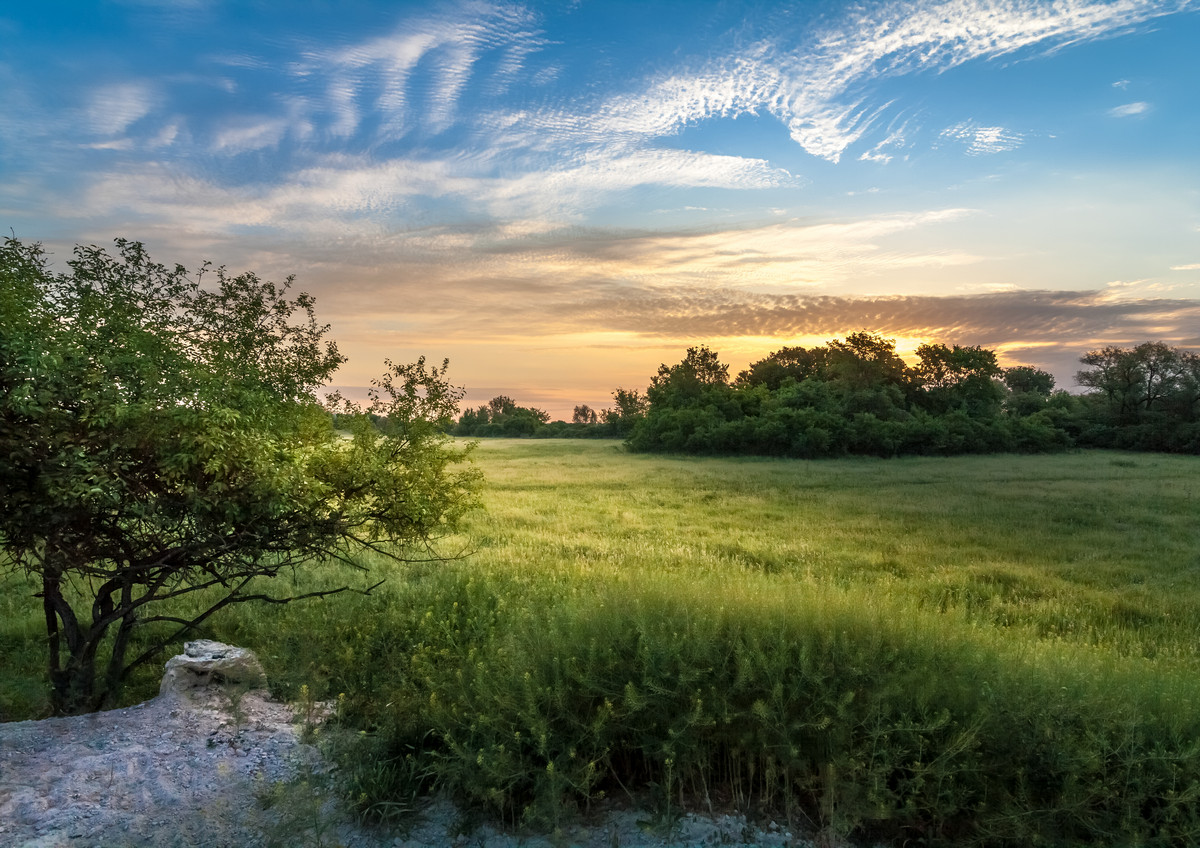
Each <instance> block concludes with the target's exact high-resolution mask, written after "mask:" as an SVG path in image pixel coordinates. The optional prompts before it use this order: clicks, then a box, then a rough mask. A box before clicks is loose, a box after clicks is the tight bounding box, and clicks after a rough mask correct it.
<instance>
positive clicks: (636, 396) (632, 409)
mask: <svg viewBox="0 0 1200 848" xmlns="http://www.w3.org/2000/svg"><path fill="white" fill-rule="evenodd" d="M612 396H613V402H614V403H615V404H616V406H615V407H614V408H612V409H606V410H604V411H603V412H602V413H600V414H601V417H602V418H603V419H604V423H605V424H606V425H608V427H609V428H610V429H611V430H612V432H613V433H615V434H616V435H618V436H628V435H629V434H630V432H631V431H632V430H633V428H634V425H636V424H637V422H638V421H641V420H642V418H644V417H645V416H646V410H647V409H649V408H650V401H649V400H648V399H647V398H646V396H645V395H643V394H642V393H641V392H639V391H638V390H637V389H620V388H618V389H614V390H613V393H612Z"/></svg>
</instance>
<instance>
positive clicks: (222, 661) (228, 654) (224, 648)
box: [158, 639, 267, 695]
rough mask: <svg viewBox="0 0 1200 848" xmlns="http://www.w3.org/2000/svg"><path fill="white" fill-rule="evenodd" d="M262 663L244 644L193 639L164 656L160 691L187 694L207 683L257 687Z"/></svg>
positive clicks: (261, 678) (263, 681)
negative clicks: (167, 657)
mask: <svg viewBox="0 0 1200 848" xmlns="http://www.w3.org/2000/svg"><path fill="white" fill-rule="evenodd" d="M266 682H267V678H266V675H265V674H264V673H263V667H262V664H261V663H260V662H259V661H258V657H257V656H255V654H254V652H253V651H251V650H248V649H246V648H238V647H235V646H233V645H226V644H224V643H222V642H213V641H211V640H209V639H197V640H196V641H194V642H188V643H187V644H186V645H184V652H183V653H182V654H179V655H178V656H174V657H171V659H169V660H167V668H166V672H165V673H164V674H163V679H162V683H161V684H160V685H159V689H158V691H159V694H160V695H190V694H194V693H195V692H196V691H197V690H201V689H208V688H210V687H236V688H241V689H258V688H262V687H263V686H265V685H266Z"/></svg>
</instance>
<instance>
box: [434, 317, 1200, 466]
mask: <svg viewBox="0 0 1200 848" xmlns="http://www.w3.org/2000/svg"><path fill="white" fill-rule="evenodd" d="M916 359H917V361H916V363H915V364H912V365H910V364H908V363H907V362H905V361H904V359H902V358H901V357H900V356H899V355H898V354H897V353H896V346H895V341H894V340H892V339H886V338H883V337H882V336H880V335H878V334H874V333H868V332H858V333H851V334H850V335H848V336H847V337H846V338H844V339H836V340H833V341H830V342H828V343H827V344H825V345H822V346H818V347H812V348H804V347H784V348H782V349H780V350H778V351H775V352H773V353H771V354H770V355H768V356H766V357H764V358H763V359H760V360H758V361H756V362H753V363H751V364H750V366H749V367H748V368H747V369H746V370H744V371H742V372H740V373H739V374H737V375H736V377H733V378H731V377H730V375H729V366H728V365H726V364H725V363H723V362H721V361H720V358H719V355H718V354H717V353H716V352H714V351H712V350H710V349H709V348H707V347H704V346H699V347H692V348H688V350H687V354H686V356H685V357H684V359H683V360H682V361H681V362H679V363H677V364H675V365H666V364H663V365H660V366H659V369H658V372H657V373H656V374H655V375H654V376H653V377H652V378H651V381H650V386H649V387H648V388H647V389H646V390H645V391H644V393H643V392H640V391H636V390H627V389H617V390H616V391H614V393H613V397H614V401H615V403H614V406H613V407H612V408H608V409H603V410H600V411H595V410H592V409H591V408H589V407H588V406H577V407H576V408H575V410H574V415H573V420H572V421H571V422H565V421H555V422H550V421H549V415H547V414H546V413H545V412H544V411H542V410H537V409H527V408H524V407H520V406H517V405H516V403H515V402H514V401H512V399H511V398H507V397H499V398H495V399H493V400H492V401H491V403H489V404H487V405H486V406H481V407H478V408H477V409H473V410H468V411H467V412H465V413H463V415H462V416H461V417H460V418H459V420H458V422H457V424H456V425H455V428H454V433H455V434H456V435H462V436H533V437H584V438H586V437H616V438H623V439H625V441H626V444H627V445H628V447H629V448H630V449H632V450H635V451H647V452H676V453H693V454H756V455H766V456H792V457H808V458H815V457H828V456H843V455H871V456H900V455H913V454H926V455H949V454H960V453H989V452H1011V451H1016V452H1039V451H1052V450H1062V449H1066V448H1071V447H1104V448H1124V449H1131V450H1153V451H1169V452H1182V453H1200V355H1198V354H1196V353H1194V352H1191V351H1188V350H1184V349H1181V348H1175V347H1171V346H1169V345H1167V344H1165V343H1163V342H1145V343H1143V344H1139V345H1136V346H1134V347H1118V346H1109V347H1105V348H1102V349H1100V350H1094V351H1090V352H1088V353H1087V354H1085V355H1084V356H1083V357H1081V359H1080V363H1081V364H1082V365H1083V366H1084V367H1083V368H1082V370H1080V371H1079V373H1078V374H1077V375H1076V381H1077V382H1078V384H1079V385H1080V386H1082V387H1084V389H1085V392H1084V393H1082V394H1071V393H1069V392H1067V391H1064V390H1062V389H1057V388H1056V387H1055V380H1054V377H1053V375H1051V374H1049V373H1048V372H1046V371H1043V370H1041V369H1038V368H1035V367H1033V366H1029V365H1017V366H1013V367H1008V368H1005V367H1002V366H1001V365H1000V364H999V362H998V359H997V356H996V353H995V351H992V350H989V349H987V348H984V347H978V346H960V345H946V344H940V343H929V344H923V345H921V346H920V347H918V348H917V350H916Z"/></svg>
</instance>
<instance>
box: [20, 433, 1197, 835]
mask: <svg viewBox="0 0 1200 848" xmlns="http://www.w3.org/2000/svg"><path fill="white" fill-rule="evenodd" d="M477 456H478V463H479V465H480V467H481V469H482V470H483V471H484V473H485V476H486V478H487V479H488V481H489V487H488V489H487V490H486V492H485V496H484V497H485V501H486V507H487V509H486V511H484V512H480V513H477V514H475V516H474V517H473V518H472V519H471V523H470V525H469V526H468V527H467V528H466V530H465V532H464V534H463V536H462V537H461V538H460V539H458V540H457V541H460V542H461V543H462V545H464V546H469V547H470V549H471V550H472V553H471V554H470V556H468V557H466V558H465V559H463V560H460V561H457V562H453V563H450V564H447V565H441V566H432V565H425V566H421V565H401V564H389V563H385V562H382V561H381V562H376V563H370V564H371V565H373V566H374V570H375V571H379V570H381V569H382V570H391V571H392V572H393V573H394V576H395V577H397V578H400V579H394V580H390V581H389V582H388V583H387V584H386V586H384V587H381V588H380V589H378V590H376V591H375V592H374V593H372V594H371V595H369V596H361V595H351V596H338V597H329V598H326V599H324V600H319V601H312V602H309V603H307V604H306V605H304V606H301V607H297V606H295V605H292V606H289V607H284V608H276V607H271V608H263V609H253V610H252V609H249V608H245V609H227V610H223V611H221V612H220V613H219V614H218V615H217V616H214V618H213V619H211V620H210V622H209V626H210V629H211V635H213V636H215V637H217V638H221V639H224V640H227V641H232V642H236V643H239V644H245V645H249V646H252V647H254V648H256V649H257V650H259V651H260V652H261V654H262V655H263V658H264V660H265V662H266V663H267V665H268V671H269V673H270V674H271V677H272V679H273V681H274V685H275V686H276V687H277V689H278V690H279V692H280V694H283V695H287V696H290V697H298V696H299V694H300V692H301V688H300V687H301V686H308V687H309V690H308V691H311V692H314V693H316V694H318V695H320V696H322V697H329V698H337V697H338V696H339V695H340V696H341V697H340V721H341V723H342V725H343V726H344V727H345V728H346V729H348V730H352V731H355V733H354V734H352V735H351V737H350V738H351V739H352V740H354V741H353V743H352V744H353V746H354V747H353V748H352V749H349V748H343V749H342V750H343V751H344V752H346V751H349V753H346V754H345V763H346V768H345V770H344V774H345V776H346V777H347V780H348V782H349V784H350V789H349V792H350V794H351V796H352V798H353V799H354V801H355V802H356V803H357V804H358V806H359V808H360V809H361V810H363V811H364V812H365V813H367V814H373V815H378V816H386V815H388V813H389V811H404V810H407V809H411V808H412V807H414V806H415V803H414V799H415V798H416V797H417V796H418V795H419V794H420V793H421V792H424V791H428V790H430V789H433V788H441V789H443V790H446V791H448V792H451V793H453V794H454V795H455V796H456V797H458V798H459V799H460V800H462V801H464V802H467V803H469V804H473V805H476V806H478V807H481V808H483V809H487V810H490V811H492V813H493V814H495V815H497V816H500V817H502V818H504V819H505V820H506V821H509V822H511V823H515V824H518V825H521V824H524V825H530V826H536V827H543V828H545V827H552V826H553V825H554V824H555V823H556V822H560V821H562V820H563V819H564V818H566V817H569V816H572V815H575V814H576V813H577V812H578V811H580V810H585V809H586V808H587V807H588V805H589V804H592V803H595V802H596V801H597V799H599V798H601V797H609V798H618V799H626V800H633V801H634V802H636V803H639V804H648V805H650V807H651V809H652V811H653V813H654V814H655V816H656V817H657V820H658V821H659V822H660V823H662V824H663V825H664V826H666V827H669V825H670V822H671V821H672V820H673V819H674V817H675V816H677V815H678V812H679V811H680V810H681V809H682V808H684V807H687V808H701V809H703V808H707V807H708V806H709V805H711V806H712V807H714V808H727V807H737V808H739V809H742V810H749V811H752V812H765V813H770V814H772V815H779V816H787V817H789V818H790V819H792V821H793V822H794V823H795V824H796V825H797V826H809V827H811V828H813V829H815V830H819V831H822V832H823V833H824V834H825V836H827V837H828V838H829V839H830V840H831V841H835V840H836V839H839V838H843V837H849V838H852V839H864V840H868V839H874V840H887V841H892V842H894V844H929V845H938V844H942V845H949V844H953V845H957V846H962V845H988V846H991V845H996V846H1000V845H1085V844H1091V845H1155V846H1159V845H1161V846H1168V845H1178V846H1185V845H1193V844H1196V843H1197V842H1198V841H1200V812H1198V810H1200V741H1198V740H1200V706H1198V705H1200V674H1198V673H1197V672H1200V639H1198V636H1200V633H1198V632H1197V631H1200V571H1198V570H1197V568H1196V566H1197V564H1198V563H1197V560H1196V551H1197V550H1200V528H1198V527H1197V525H1196V522H1195V520H1194V519H1195V515H1196V504H1197V498H1198V497H1200V490H1198V489H1197V483H1196V482H1195V481H1196V480H1197V479H1200V474H1198V472H1200V464H1198V463H1200V460H1197V459H1196V458H1192V457H1180V456H1165V455H1157V454H1156V455H1150V454H1126V453H1114V452H1103V451H1089V452H1082V453H1064V454H1056V455H1053V456H1049V457H1047V456H970V457H958V458H952V459H945V458H909V459H902V460H894V461H890V462H880V461H878V460H870V459H842V460H836V461H828V462H819V463H813V462H805V461H795V460H764V459H714V458H707V459H695V458H693V459H687V460H684V459H675V458H667V457H658V456H652V455H651V456H648V455H631V454H628V453H626V452H624V451H622V450H621V449H620V447H619V446H618V443H616V442H613V441H595V442H579V441H572V442H563V441H553V442H536V441H524V440H516V441H514V440H496V441H488V442H485V443H483V444H481V446H480V448H479V449H478V451H477ZM302 576H303V577H304V578H305V580H306V581H307V583H308V585H312V584H313V581H315V585H316V586H317V587H319V586H320V585H322V581H329V585H335V584H338V583H339V582H345V581H347V580H348V579H349V580H352V579H353V577H352V575H351V574H350V573H340V572H338V571H337V570H336V569H335V568H328V567H326V568H322V569H313V570H312V572H311V573H310V574H306V575H302ZM4 579H5V581H6V582H5V585H3V587H0V588H2V591H0V622H3V624H0V628H2V630H0V652H3V653H4V657H5V658H4V661H3V662H2V663H0V665H2V666H3V669H4V674H5V675H6V679H5V681H4V685H3V686H0V692H2V693H4V694H3V696H2V697H0V711H3V712H4V713H5V715H4V717H5V718H17V717H24V716H26V715H31V714H37V713H38V712H39V711H40V710H44V709H45V703H44V702H39V701H38V699H37V697H38V696H37V693H38V692H39V691H40V690H39V687H38V685H37V671H38V670H37V668H36V667H22V665H21V664H20V662H19V661H17V660H18V658H19V657H22V656H24V655H25V654H26V653H27V652H28V651H29V650H30V646H32V645H36V644H37V643H38V639H39V638H44V634H40V635H39V633H38V626H37V625H38V608H37V604H36V601H34V600H33V599H32V598H31V597H30V595H31V592H32V586H31V585H29V584H24V583H22V582H21V580H22V578H20V577H19V576H15V575H13V576H9V577H7V578H4ZM10 658H11V659H10ZM139 681H140V682H139V683H138V685H141V686H143V687H144V688H143V689H142V691H141V692H140V693H139V692H137V691H135V692H134V693H133V697H137V696H138V695H139V694H148V693H151V692H152V687H153V685H154V682H155V681H154V680H153V679H151V678H150V677H149V676H148V675H147V676H146V677H145V678H139ZM358 731H365V734H361V735H360V734H359V733H358Z"/></svg>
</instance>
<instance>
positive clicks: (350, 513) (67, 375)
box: [0, 239, 478, 713]
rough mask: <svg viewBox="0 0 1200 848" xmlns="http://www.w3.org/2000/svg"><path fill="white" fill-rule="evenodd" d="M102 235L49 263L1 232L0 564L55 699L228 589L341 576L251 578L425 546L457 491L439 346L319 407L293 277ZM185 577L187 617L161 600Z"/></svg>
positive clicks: (275, 597) (154, 643)
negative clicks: (211, 268)
mask: <svg viewBox="0 0 1200 848" xmlns="http://www.w3.org/2000/svg"><path fill="white" fill-rule="evenodd" d="M116 244H117V255H116V256H113V255H110V254H108V253H107V252H106V251H104V250H103V249H100V248H96V247H79V248H76V250H75V253H74V258H73V259H72V260H71V261H70V262H69V263H68V264H69V267H70V271H69V272H67V273H55V272H52V271H51V270H50V269H49V268H48V266H47V263H46V258H45V256H44V254H43V252H42V251H41V249H40V248H39V247H38V246H36V245H34V246H30V245H25V244H23V243H21V242H20V241H18V240H16V239H7V240H6V241H5V242H4V245H3V248H2V249H0V291H2V292H3V297H2V298H0V310H3V311H2V313H0V320H2V327H3V334H2V335H0V503H3V505H4V508H3V510H0V567H8V568H17V569H22V570H24V571H25V572H26V573H28V574H30V575H32V576H34V577H35V578H36V579H37V580H38V582H39V584H40V586H39V589H40V592H39V596H40V597H41V599H42V607H43V611H44V616H45V625H46V635H47V642H46V644H47V648H48V669H49V678H50V684H51V688H52V703H53V706H54V708H55V710H56V711H58V712H60V713H72V712H83V711H88V710H93V709H97V708H101V707H105V706H111V705H113V704H114V703H115V702H116V700H117V698H118V696H119V693H120V690H121V687H122V684H123V683H124V682H125V680H126V679H127V678H128V675H129V673H130V671H131V670H132V669H134V668H136V667H137V666H138V665H140V664H143V663H146V662H148V661H150V660H151V659H153V658H154V657H155V656H156V655H157V654H158V653H159V652H160V651H161V649H162V648H163V647H164V646H165V645H166V644H168V643H169V642H171V641H174V640H176V639H177V638H179V637H180V636H181V635H183V634H184V633H186V632H188V631H191V630H194V629H195V628H197V627H199V626H200V625H201V624H203V623H204V622H205V621H206V620H207V619H208V618H209V617H210V616H212V615H213V614H214V613H216V612H217V611H218V610H220V609H223V608H224V607H227V606H229V605H230V604H234V603H241V602H247V601H261V602H274V603H286V602H289V601H292V600H297V599H298V598H301V597H312V596H314V595H324V594H331V593H334V592H338V591H343V590H344V587H343V589H333V590H321V591H313V592H307V593H305V592H301V593H300V594H299V595H296V594H291V595H288V594H283V595H279V594H274V593H273V592H272V591H271V589H270V586H271V584H269V583H264V582H263V581H261V580H260V578H271V577H275V576H277V575H279V574H280V573H283V572H290V571H292V570H294V568H295V567H296V566H298V565H300V564H302V563H307V562H312V561H320V560H322V559H328V558H334V559H340V560H344V561H347V562H350V561H352V560H351V558H352V557H353V556H354V554H355V553H357V552H359V551H361V550H363V549H371V550H374V551H378V552H379V553H381V554H384V555H386V556H389V557H393V558H397V559H400V558H412V557H421V558H427V557H429V556H431V555H432V547H431V545H433V543H434V542H435V541H436V539H437V538H438V537H439V536H440V535H442V534H443V533H444V532H446V531H447V530H449V529H451V528H453V527H454V526H455V524H456V522H457V521H458V520H459V519H460V518H461V517H462V515H463V514H464V513H465V512H466V511H467V510H468V509H470V508H472V507H473V506H474V504H475V503H476V496H475V491H476V489H477V483H478V472H477V471H475V470H474V469H473V468H472V467H470V466H462V467H460V466H459V463H461V462H463V461H464V460H465V459H466V458H467V457H466V452H465V451H464V450H456V449H454V448H453V447H452V446H451V445H450V444H449V442H448V440H447V437H446V436H445V435H444V432H443V431H444V428H445V427H446V426H447V425H448V424H449V423H450V421H451V420H452V416H453V414H454V412H455V411H456V409H457V404H458V401H459V400H460V399H461V397H462V391H461V390H460V389H457V388H455V387H453V386H451V385H450V384H449V382H448V381H447V379H446V367H447V365H446V363H443V364H442V366H441V367H434V368H428V367H426V365H425V362H424V360H420V361H418V362H417V363H414V364H409V365H399V366H397V365H393V364H392V363H390V362H389V363H387V369H388V370H387V372H386V373H385V375H384V376H383V377H382V378H381V379H379V380H377V381H375V382H374V385H373V388H372V389H371V392H370V402H369V405H368V406H367V407H366V408H359V407H357V406H355V405H353V404H349V403H347V402H345V401H342V400H341V399H340V398H334V399H332V401H331V407H330V408H329V409H327V408H325V407H323V406H322V405H321V404H320V403H319V402H318V400H317V395H316V392H317V390H318V388H319V387H320V386H322V385H323V384H324V383H326V382H327V380H328V379H329V377H330V376H331V375H332V374H333V372H334V370H335V369H337V367H338V366H339V365H340V364H341V363H342V362H343V361H344V357H342V356H341V354H340V353H339V352H338V350H337V348H336V346H335V345H334V344H333V343H332V342H329V341H327V340H326V339H325V335H326V333H327V331H328V327H327V326H323V325H320V324H318V323H317V322H316V319H315V317H314V309H313V299H312V298H311V297H310V296H308V295H307V294H299V295H297V296H295V297H291V296H290V295H289V290H290V288H291V285H292V280H291V278H289V279H288V280H287V281H286V282H285V283H284V284H282V285H276V284H274V283H270V282H267V281H263V280H260V279H259V278H258V277H256V276H255V275H253V274H242V275H239V276H231V275H229V274H227V273H226V272H225V270H224V269H223V268H222V269H218V270H216V271H215V272H208V268H207V266H205V268H204V269H202V270H201V273H200V274H198V275H196V276H195V277H192V276H189V275H188V273H187V272H186V270H185V269H184V268H182V267H179V266H176V267H175V268H168V267H166V266H163V265H160V264H156V263H154V262H152V261H151V260H150V258H149V256H148V255H147V254H146V252H145V250H144V249H143V247H142V245H141V244H139V243H136V242H129V241H125V240H117V243H116ZM214 278H215V279H214ZM209 280H211V281H212V285H208V286H205V285H202V284H201V283H202V281H203V282H204V283H208V282H209ZM331 411H332V412H336V413H337V414H338V415H339V426H341V427H342V428H344V429H346V430H349V438H345V437H344V436H343V435H342V434H339V433H337V432H336V431H335V430H334V428H333V419H332V416H331V415H330V412H331ZM197 592H204V593H205V594H203V596H197V597H202V604H201V606H202V609H201V611H200V612H198V613H195V614H192V613H188V614H181V613H179V612H178V610H179V609H180V607H179V606H178V605H176V606H172V605H171V603H170V602H171V601H172V600H173V599H176V598H179V597H180V596H183V595H188V594H191V593H197Z"/></svg>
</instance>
